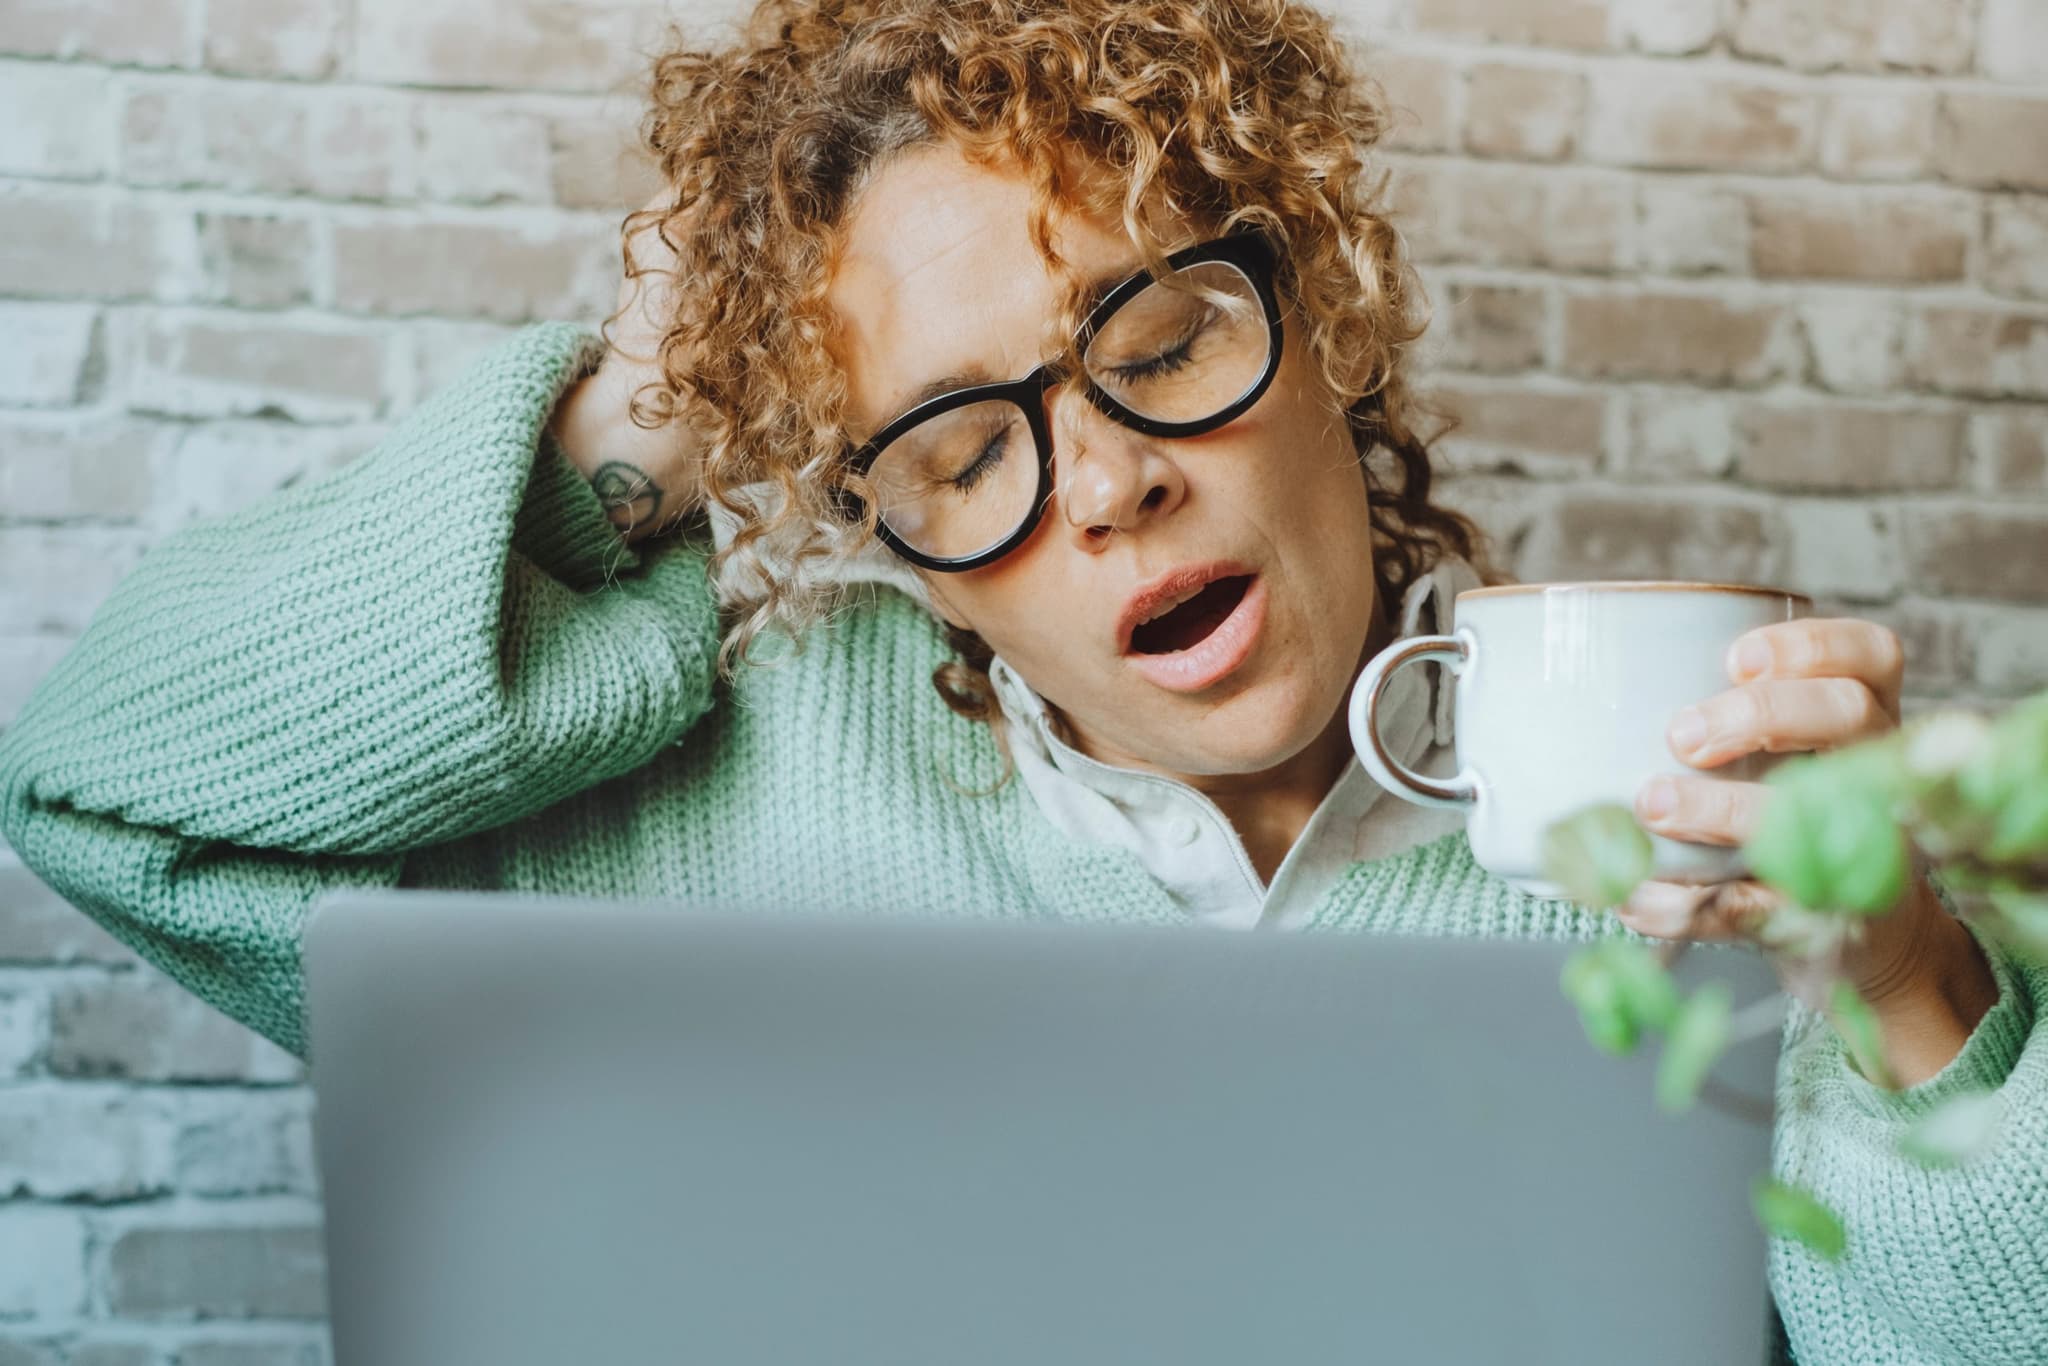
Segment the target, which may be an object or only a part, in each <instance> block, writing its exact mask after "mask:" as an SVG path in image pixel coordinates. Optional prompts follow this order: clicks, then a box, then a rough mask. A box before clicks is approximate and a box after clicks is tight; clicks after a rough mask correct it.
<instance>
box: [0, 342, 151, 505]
mask: <svg viewBox="0 0 2048 1366" xmlns="http://www.w3.org/2000/svg"><path fill="white" fill-rule="evenodd" d="M5 311H6V310H5V309H0V315H4V313H5ZM168 436H169V431H168V429H166V428H164V427H161V426H158V425H156V424H153V423H149V422H144V421H140V420H138V419H135V418H131V417H128V416H126V415H125V414H121V413H95V414H93V415H91V416H80V415H79V414H76V413H52V414H27V413H21V414H8V415H7V416H6V417H5V418H0V517H7V518H23V519H31V520H44V521H59V520H71V519H92V520H96V521H133V520H134V519H136V518H138V517H140V516H141V515H142V514H143V513H144V512H145V511H146V510H147V509H148V507H149V501H150V496H151V486H150V469H151V464H152V460H153V458H154V455H155V452H156V451H157V449H158V448H159V447H161V446H163V445H164V444H165V442H166V440H167V438H168Z"/></svg>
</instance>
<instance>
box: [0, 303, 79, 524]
mask: <svg viewBox="0 0 2048 1366" xmlns="http://www.w3.org/2000/svg"><path fill="white" fill-rule="evenodd" d="M0 336H5V337H6V338H7V344H6V346H4V347H0V403H10V404H13V403H19V404H43V405H61V404H70V403H76V402H78V400H79V398H80V395H81V391H82V389H83V387H84V384H85V377H86V366H87V363H88V362H89V361H90V360H91V359H92V358H93V354H94V348H95V344H96V342H97V340H98V336H99V310H98V309H96V308H94V307H93V306H92V305H91V304H69V303H24V302H17V301H13V300H7V301H0ZM5 458H6V457H5V456H4V454H0V460H5ZM6 507H7V505H6V504H4V503H0V512H4V511H5V510H6Z"/></svg>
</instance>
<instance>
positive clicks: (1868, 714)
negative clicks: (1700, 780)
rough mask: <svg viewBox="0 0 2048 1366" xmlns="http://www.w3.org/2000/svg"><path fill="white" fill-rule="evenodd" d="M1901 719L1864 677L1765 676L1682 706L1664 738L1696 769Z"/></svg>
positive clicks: (1796, 748)
mask: <svg viewBox="0 0 2048 1366" xmlns="http://www.w3.org/2000/svg"><path fill="white" fill-rule="evenodd" d="M1897 726H1898V718H1897V717H1896V716H1895V715H1894V714H1893V713H1891V712H1890V711H1888V710H1887V709H1886V708H1885V705H1884V702H1883V700H1882V699H1881V698H1879V697H1878V696H1877V694H1876V693H1874V692H1872V691H1871V689H1870V686H1869V685H1868V684H1866V683H1864V682H1862V681H1861V680H1860V679H1855V678H1792V679H1782V680H1779V679H1764V680H1760V681H1758V682H1754V683H1745V684H1743V685H1742V686H1741V687H1739V688H1730V689H1728V691H1726V692H1720V693H1715V694H1714V695H1713V696H1712V697H1710V698H1708V699H1707V700H1706V701H1704V702H1698V703H1695V704H1694V705H1692V706H1690V707H1684V708H1681V709H1680V710H1679V711H1678V712H1677V713H1676V714H1675V715H1674V716H1673V717H1672V718H1671V725H1670V727H1669V728H1668V729H1667V730H1666V731H1665V740H1666V742H1667V743H1668V744H1669V745H1670V747H1671V752H1672V753H1673V754H1674V755H1676V756H1677V757H1678V758H1680V759H1683V760H1684V761H1685V762H1686V763H1688V764H1691V765H1692V766H1693V767H1694V768H1713V767H1716V766H1717V765H1720V764H1725V763H1727V762H1728V761H1729V760H1731V759H1739V758H1741V757H1742V756H1743V755H1745V754H1759V753H1760V754H1787V753H1804V752H1807V751H1820V750H1830V749H1838V748H1840V747H1841V746H1843V745H1847V744H1851V743H1853V742H1855V741H1857V740H1862V739H1866V738H1868V737H1870V736H1873V735H1883V734H1886V733H1887V732H1889V731H1892V730H1894V729H1896V728H1897Z"/></svg>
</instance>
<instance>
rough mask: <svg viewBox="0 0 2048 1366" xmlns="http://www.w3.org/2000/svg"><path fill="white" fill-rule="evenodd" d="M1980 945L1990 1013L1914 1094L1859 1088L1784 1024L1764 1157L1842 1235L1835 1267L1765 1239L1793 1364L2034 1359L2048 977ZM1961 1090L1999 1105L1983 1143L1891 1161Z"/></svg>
mask: <svg viewBox="0 0 2048 1366" xmlns="http://www.w3.org/2000/svg"><path fill="white" fill-rule="evenodd" d="M1974 932H1975V931H1974V930H1973V933H1974ZM1979 942H1980V943H1982V944H1983V946H1984V949H1985V954H1986V957H1987V959H1988V961H1989V962H1990V964H1991V967H1992V972H1993V975H1994V977H1995V978H1996V980H1997V983H1998V1000H1997V1003H1996V1004H1995V1005H1993V1006H1992V1008H1991V1009H1990V1011H1988V1012H1987V1013H1986V1014H1985V1016H1984V1018H1983V1019H1982V1020H1981V1021H1979V1022H1978V1024H1977V1027H1976V1029H1975V1030H1974V1031H1973V1032H1972V1033H1971V1035H1970V1038H1969V1040H1968V1042H1967V1043H1966V1044H1965V1045H1964V1047H1963V1050H1962V1052H1961V1053H1959V1054H1958V1055H1957V1056H1956V1057H1955V1059H1954V1060H1953V1061H1951V1062H1950V1063H1949V1065H1948V1066H1947V1067H1946V1068H1944V1069H1943V1070H1942V1071H1941V1072H1940V1073H1938V1074H1937V1075H1935V1076H1934V1077H1931V1078H1929V1079H1928V1080H1927V1081H1924V1082H1922V1083H1920V1084H1919V1085H1917V1086H1913V1087H1909V1088H1907V1089H1905V1090H1902V1091H1888V1090H1885V1089H1883V1088H1881V1087H1878V1086H1876V1085H1874V1084H1872V1083H1871V1082H1870V1081H1868V1080H1866V1079H1865V1078H1864V1077H1863V1076H1862V1074H1861V1073H1859V1072H1858V1071H1857V1070H1856V1068H1855V1067H1854V1066H1853V1065H1852V1064H1851V1062H1850V1061H1849V1058H1848V1055H1847V1052H1846V1050H1845V1049H1844V1047H1843V1045H1842V1043H1841V1041H1840V1039H1839V1038H1838V1037H1836V1035H1835V1034H1834V1032H1833V1031H1832V1030H1830V1029H1829V1028H1828V1027H1827V1026H1826V1024H1825V1023H1824V1022H1823V1021H1822V1020H1821V1019H1820V1018H1819V1017H1818V1016H1817V1015H1814V1014H1813V1013H1812V1012H1810V1011H1806V1010H1803V1009H1802V1010H1801V1011H1800V1012H1799V1015H1798V1017H1797V1018H1796V1019H1795V1022H1794V1026H1793V1032H1792V1035H1791V1038H1790V1041H1789V1043H1788V1046H1787V1051H1786V1054H1785V1059H1784V1063H1783V1066H1782V1068H1781V1071H1780V1075H1779V1095H1778V1113H1779V1127H1778V1135H1777V1151H1776V1159H1775V1162H1776V1166H1777V1169H1778V1173H1779V1175H1780V1176H1781V1177H1782V1178H1784V1179H1786V1180H1790V1181H1794V1182H1797V1183H1799V1184H1801V1185H1804V1186H1806V1187H1808V1188H1809V1189H1811V1190H1813V1191H1814V1192H1815V1193H1816V1194H1817V1195H1819V1196H1820V1198H1821V1199H1822V1200H1824V1201H1826V1202H1827V1203H1828V1204H1829V1206H1830V1207H1832V1208H1833V1209H1834V1210H1835V1211H1836V1212H1837V1213H1839V1214H1840V1215H1841V1216H1842V1219H1843V1223H1844V1225H1845V1226H1846V1229H1847V1232H1848V1238H1849V1246H1848V1254H1847V1256H1846V1257H1845V1258H1844V1259H1843V1260H1842V1261H1840V1262H1838V1263H1828V1262H1824V1261H1822V1260H1820V1259H1819V1258H1817V1257H1815V1256H1814V1255H1813V1254H1811V1253H1810V1252H1808V1251H1807V1250H1806V1249H1804V1248H1803V1247H1800V1246H1797V1245H1795V1244H1790V1243H1784V1242H1779V1243H1775V1244H1773V1247H1772V1280H1773V1285H1774V1289H1775V1291H1776V1294H1777V1299H1778V1304H1779V1310H1780V1312H1781V1314H1782V1315H1783V1316H1784V1320H1785V1326H1786V1332H1787V1336H1788V1337H1789V1339H1790V1342H1791V1345H1792V1348H1793V1351H1794V1354H1795V1356H1796V1357H1797V1359H1798V1360H1799V1361H1801V1362H1806V1363H1832V1362H1856V1363H1886V1362H1950V1361H1970V1362H1979V1363H1985V1366H1995V1364H2000V1363H2013V1364H2014V1366H2018V1363H2023V1362H2024V1363H2035V1364H2038V1363H2039V1362H2041V1361H2042V1360H2044V1355H2043V1354H2044V1352H2048V1031H2044V1029H2043V1027H2042V1024H2041V1006H2042V1004H2043V1003H2044V1002H2048V968H2042V967H2039V966H2029V965H2027V964H2026V963H2024V962H2023V961H2021V960H2019V959H2017V958H2015V957H2014V956H2013V955H2012V954H2011V953H2010V951H2008V950H2006V949H2003V948H2001V947H1999V946H1997V945H1995V944H1993V943H1990V942H1988V941H1986V940H1984V939H1983V938H1982V937H1981V936H1980V937H1979ZM1971 1091H1990V1092H1993V1093H1994V1094H1996V1095H1997V1096H1998V1098H1999V1103H2000V1110H2001V1117H2000V1120H1999V1122H1998V1124H1997V1127H1996V1129H1995V1131H1994V1137H1993V1139H1992V1141H1991V1143H1990V1146H1989V1147H1988V1149H1986V1150H1985V1151H1983V1152H1981V1153H1979V1154H1977V1155H1976V1156H1975V1157H1973V1158H1972V1159H1970V1160H1969V1161H1966V1162H1964V1163H1962V1164H1961V1165H1958V1166H1953V1167H1930V1166H1927V1165H1923V1164H1922V1163H1920V1162H1918V1161H1916V1160H1914V1159H1913V1158H1911V1157H1908V1156H1906V1155H1905V1154H1904V1153H1902V1152H1901V1151H1900V1146H1899V1144H1900V1139H1901V1138H1902V1137H1904V1136H1905V1135H1906V1134H1907V1133H1908V1132H1909V1131H1910V1130H1911V1129H1912V1127H1913V1126H1914V1125H1915V1124H1916V1123H1917V1122H1918V1121H1919V1120H1920V1119H1922V1118H1923V1117H1925V1116H1926V1115H1928V1114H1929V1113H1931V1112H1932V1111H1933V1110H1934V1109H1935V1108H1936V1107H1937V1106H1939V1105H1940V1104H1941V1103H1942V1102H1943V1101H1944V1100H1947V1099H1948V1098H1950V1097H1952V1096H1955V1095H1957V1094H1961V1093H1965V1092H1971Z"/></svg>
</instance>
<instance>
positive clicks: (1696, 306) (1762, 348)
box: [1561, 290, 1800, 384]
mask: <svg viewBox="0 0 2048 1366" xmlns="http://www.w3.org/2000/svg"><path fill="white" fill-rule="evenodd" d="M1792 321H1793V320H1792V316H1791V314H1790V312H1789V311H1788V310H1787V309H1786V308H1784V307H1783V306H1782V305H1780V304H1776V303H1771V302H1767V301H1763V300H1750V299H1740V298H1726V297H1722V296H1719V295H1709V294H1672V293H1654V292H1650V291H1647V290H1640V291H1638V290H1630V291H1627V292H1616V293H1597V294H1595V293H1586V294H1569V295H1567V296H1566V297H1565V301H1564V353H1563V356H1562V362H1561V363H1562V365H1563V368H1564V369H1565V370H1566V371H1567V372H1568V373H1571V374H1578V375H1586V376H1592V377H1604V378H1614V379H1667V380H1678V379H1682V380H1692V381H1695V382H1698V383H1704V384H1759V383H1762V382H1764V381H1766V380H1770V379H1776V378H1780V377H1784V376H1788V375H1790V374H1792V373H1793V372H1794V371H1795V370H1796V369H1797V368H1798V364H1799V360H1800V349H1799V345H1798V337H1797V329H1796V328H1795V327H1794V326H1793V325H1792Z"/></svg>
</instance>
